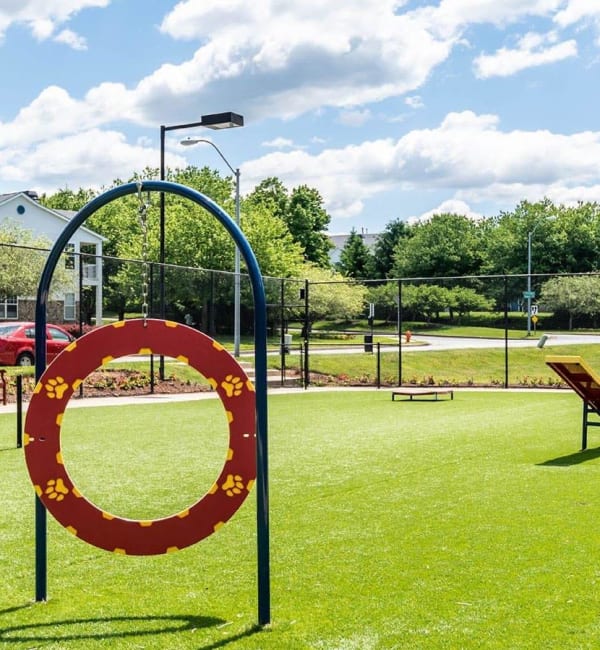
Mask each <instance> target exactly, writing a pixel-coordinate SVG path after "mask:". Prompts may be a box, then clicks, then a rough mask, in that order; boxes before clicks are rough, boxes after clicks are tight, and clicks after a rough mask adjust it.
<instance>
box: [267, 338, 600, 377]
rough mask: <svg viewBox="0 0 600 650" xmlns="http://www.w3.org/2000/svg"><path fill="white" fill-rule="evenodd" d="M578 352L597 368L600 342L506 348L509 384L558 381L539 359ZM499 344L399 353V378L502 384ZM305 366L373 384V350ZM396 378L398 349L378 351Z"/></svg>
mask: <svg viewBox="0 0 600 650" xmlns="http://www.w3.org/2000/svg"><path fill="white" fill-rule="evenodd" d="M561 354H562V355H579V356H582V357H583V358H584V359H585V360H586V361H587V362H588V363H589V364H590V365H591V366H592V367H593V368H598V367H600V345H598V344H591V345H548V346H547V347H545V348H543V349H539V348H537V347H531V348H516V347H515V348H512V349H511V348H510V345H509V351H508V371H509V372H508V381H509V384H510V385H512V386H532V385H533V386H549V385H550V386H553V385H556V383H557V382H558V381H559V377H558V375H556V373H554V371H552V370H551V369H550V368H549V367H548V366H547V365H546V364H545V362H544V359H545V357H546V356H548V355H561ZM504 355H505V353H504V348H490V349H485V348H483V349H475V348H473V349H462V350H441V351H436V352H429V351H427V352H404V353H403V354H402V379H403V381H404V382H405V383H409V382H410V383H417V384H419V383H425V384H427V383H433V384H437V385H440V384H445V383H450V384H454V385H467V384H473V385H487V386H490V385H498V386H502V385H503V383H504V362H505V358H504ZM268 364H269V366H271V367H279V366H280V357H269V358H268ZM286 366H287V367H288V368H300V356H299V355H298V354H290V355H288V356H287V357H286ZM309 367H310V370H311V371H312V372H316V373H322V374H325V375H332V376H336V377H337V376H340V375H345V376H346V377H349V378H352V379H355V378H363V379H364V382H365V383H369V384H371V385H374V384H375V378H376V376H377V374H376V373H377V355H376V354H370V353H364V354H345V355H344V354H311V355H310V363H309ZM397 378H398V354H397V353H396V352H382V353H381V380H382V382H384V383H391V384H395V383H396V382H397Z"/></svg>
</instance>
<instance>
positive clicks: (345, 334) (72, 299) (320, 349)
mask: <svg viewBox="0 0 600 650" xmlns="http://www.w3.org/2000/svg"><path fill="white" fill-rule="evenodd" d="M46 254H47V251H44V250H41V249H36V248H31V247H23V246H15V245H9V244H0V320H32V319H33V314H34V305H35V290H36V282H37V278H36V274H37V275H38V276H39V270H41V267H42V266H43V263H44V261H45V255H46ZM16 265H18V266H19V267H21V266H23V267H26V268H29V269H30V270H32V273H30V274H29V276H30V277H29V285H27V277H25V275H24V274H14V275H15V277H17V276H18V277H19V282H18V283H17V288H15V290H14V291H13V290H11V286H10V276H11V273H10V271H11V269H13V268H15V266H16ZM22 275H23V276H24V277H21V276H22ZM565 278H571V279H577V278H579V279H580V280H581V283H580V284H582V283H583V282H584V280H585V282H586V283H588V284H586V285H585V286H583V284H582V287H583V288H582V287H579V288H577V287H576V286H575V285H573V291H575V290H576V289H577V291H583V292H586V288H585V287H586V286H587V287H588V290H587V293H588V294H590V296H591V295H596V294H598V295H600V289H599V290H598V291H596V288H595V285H594V286H592V285H591V284H589V283H590V282H592V281H598V278H599V276H597V275H592V274H586V275H583V274H581V275H578V276H575V275H572V276H551V275H527V274H522V275H511V276H508V275H502V276H472V277H446V278H402V279H390V280H385V281H376V282H375V281H370V282H357V281H355V280H347V281H343V282H337V281H328V282H322V281H321V282H311V281H309V280H306V279H298V278H272V277H265V278H264V284H265V291H266V295H267V305H268V337H269V366H270V377H269V379H270V384H271V385H274V386H276V385H298V386H303V387H305V388H307V387H309V386H311V385H318V384H323V383H328V382H331V381H334V382H336V383H341V384H355V385H369V386H377V387H380V386H384V385H402V384H403V383H415V382H417V383H427V382H436V383H438V382H455V383H469V372H468V368H467V369H464V368H461V367H459V365H460V364H459V362H458V361H457V358H456V354H455V353H451V352H449V353H448V354H447V357H446V359H447V361H446V363H447V366H448V368H449V369H450V370H451V369H452V366H453V364H455V365H456V372H451V371H448V372H445V373H444V376H443V377H436V376H435V375H433V376H431V375H430V376H428V375H427V374H424V373H421V375H419V374H417V373H415V371H414V370H413V369H412V367H411V357H410V356H409V355H411V354H413V350H414V347H415V345H416V344H418V343H419V342H420V340H421V342H423V341H422V339H423V338H424V337H433V336H444V335H445V334H447V332H448V331H452V332H453V333H454V334H456V333H458V334H459V335H462V336H465V337H467V338H469V339H471V338H474V339H488V338H489V339H494V340H495V342H496V348H497V350H498V353H497V355H496V358H495V361H494V363H495V364H496V365H495V367H494V368H493V371H492V373H491V376H490V378H489V383H491V384H492V385H496V386H509V385H511V384H514V383H515V380H514V378H512V377H511V364H512V359H511V355H512V354H513V353H516V349H517V347H518V346H517V345H516V343H515V341H518V340H519V337H521V338H523V339H525V340H529V341H533V340H537V339H538V338H539V337H540V336H541V335H542V334H544V333H547V332H554V331H565V330H566V331H570V328H571V331H572V329H573V328H577V329H584V330H586V331H594V328H595V327H596V324H597V323H596V319H597V318H598V317H600V306H598V307H597V308H596V307H595V306H594V304H591V305H589V304H588V306H587V307H586V309H587V311H586V309H583V308H581V305H579V304H576V300H575V298H574V301H573V307H572V308H570V307H569V303H568V301H566V300H563V302H562V303H561V305H560V306H559V308H556V305H555V304H552V305H546V304H544V296H549V295H550V293H549V289H548V287H549V286H550V285H549V282H550V280H554V281H558V280H561V281H562V280H564V279H565ZM146 280H147V281H146ZM559 285H560V283H559ZM598 286H600V285H598ZM554 290H555V293H556V290H557V287H554ZM558 291H559V292H560V291H563V293H564V292H569V291H571V288H570V287H569V286H567V285H566V284H565V285H564V286H562V285H560V286H558ZM2 294H4V295H2ZM51 294H52V295H51V296H50V300H49V303H48V304H49V316H48V318H49V320H50V321H53V322H57V323H63V324H65V325H67V326H68V327H69V328H70V329H71V331H72V332H73V333H75V334H81V333H83V332H84V331H86V329H87V328H89V327H92V326H94V325H95V324H96V323H97V322H98V321H99V320H100V319H102V320H103V321H106V320H108V319H122V318H129V317H133V316H136V315H140V314H141V313H147V314H148V315H149V316H151V317H163V316H164V317H165V318H168V319H171V320H175V321H177V322H182V323H187V324H189V325H191V326H193V327H196V328H198V329H199V330H201V331H203V332H205V333H207V334H208V335H210V336H213V337H215V338H217V339H218V340H220V341H221V342H224V343H225V344H226V345H229V344H231V343H232V342H233V341H234V340H235V337H236V332H235V309H236V301H237V302H239V314H240V318H239V332H238V333H237V334H238V336H239V338H240V339H241V343H242V346H241V352H240V356H241V358H242V360H246V361H247V362H248V364H251V362H252V339H253V331H252V330H253V323H254V318H253V300H252V293H251V287H250V283H249V280H248V277H247V276H246V275H245V274H244V273H242V274H241V275H240V282H239V292H237V290H236V283H235V275H234V273H232V272H225V271H219V270H210V269H199V268H192V267H183V266H177V265H171V264H165V265H163V266H162V267H161V265H159V264H158V263H156V262H148V263H146V264H145V263H144V262H142V261H141V260H137V259H130V260H128V259H122V258H114V257H108V256H104V257H101V258H100V257H95V256H93V255H91V254H86V253H84V252H80V253H77V252H73V251H69V252H68V253H65V259H64V268H62V269H61V272H60V273H57V274H56V277H55V280H54V281H53V286H52V290H51ZM163 297H164V301H163ZM582 302H583V301H582V299H580V298H579V303H582ZM589 302H593V301H590V300H588V303H589ZM433 348H434V346H432V348H431V349H433ZM341 355H343V356H344V357H345V358H346V362H345V363H344V364H343V367H344V369H343V370H341V371H340V370H339V367H340V364H339V363H338V364H333V363H332V362H331V357H333V356H341ZM332 367H335V368H336V369H334V370H332Z"/></svg>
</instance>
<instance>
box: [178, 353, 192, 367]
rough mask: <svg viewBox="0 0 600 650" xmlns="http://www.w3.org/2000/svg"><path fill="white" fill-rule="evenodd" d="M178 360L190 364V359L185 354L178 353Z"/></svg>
mask: <svg viewBox="0 0 600 650" xmlns="http://www.w3.org/2000/svg"><path fill="white" fill-rule="evenodd" d="M176 359H177V361H181V362H182V363H187V364H188V366H189V365H190V360H189V358H188V357H186V356H184V355H183V354H178V355H177V357H176Z"/></svg>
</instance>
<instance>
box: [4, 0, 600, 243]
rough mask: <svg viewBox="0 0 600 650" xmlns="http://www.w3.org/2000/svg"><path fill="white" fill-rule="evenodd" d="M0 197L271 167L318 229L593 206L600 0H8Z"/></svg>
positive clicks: (268, 171) (244, 179)
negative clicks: (304, 196) (219, 124)
mask: <svg viewBox="0 0 600 650" xmlns="http://www.w3.org/2000/svg"><path fill="white" fill-rule="evenodd" d="M0 79H1V84H2V88H1V90H2V102H1V103H0V192H12V191H17V190H23V189H31V190H36V191H38V192H53V191H56V190H57V189H60V188H65V187H68V188H71V189H74V190H77V189H78V188H79V187H86V188H87V187H94V188H101V187H103V186H106V185H109V184H110V183H111V182H112V181H113V180H114V179H116V178H121V179H127V178H129V177H130V176H131V175H132V173H134V172H141V171H142V170H143V169H144V168H146V167H158V165H159V133H160V125H161V124H165V125H173V124H182V123H188V122H195V121H199V120H200V117H201V115H203V114H208V113H218V112H223V111H234V112H237V113H241V114H242V115H244V117H245V126H244V128H242V129H232V130H228V131H220V132H213V131H208V130H202V129H200V130H185V131H183V130H182V131H174V132H170V133H169V137H168V140H167V147H166V156H167V164H168V165H169V166H172V167H177V166H185V165H186V164H188V163H189V164H193V165H198V166H203V165H208V166H210V167H212V168H215V169H218V170H219V171H220V172H222V174H223V175H226V174H228V173H229V170H228V169H227V168H226V167H225V166H224V164H223V163H222V161H221V160H220V159H219V157H218V155H217V154H216V152H215V151H214V149H213V148H212V147H209V146H206V145H201V144H200V145H197V146H195V147H183V146H181V144H180V140H181V139H183V138H185V137H187V136H195V137H202V138H210V139H211V140H212V141H213V142H214V143H215V144H216V145H217V146H218V147H219V149H220V150H221V151H222V153H223V154H224V156H225V157H226V158H227V160H228V161H229V162H230V164H231V165H232V166H233V167H239V168H240V170H241V191H242V194H245V193H247V192H249V191H251V190H252V189H253V188H254V187H255V186H256V185H257V184H258V183H259V182H260V181H261V180H263V179H264V178H266V177H269V176H277V177H278V178H280V179H281V180H282V182H283V183H284V184H285V185H286V186H288V187H289V188H292V187H295V186H297V185H299V184H302V183H306V184H308V185H309V186H312V187H316V188H317V189H318V190H319V191H320V192H321V195H322V196H323V199H324V202H325V207H326V208H327V210H328V212H329V213H330V215H331V217H332V220H331V224H330V232H332V233H341V232H349V231H350V229H351V228H356V229H357V230H359V231H361V230H362V229H366V230H368V231H369V232H379V231H381V229H382V228H383V227H384V226H385V224H386V223H388V222H389V221H391V220H392V219H396V218H402V219H408V220H412V219H415V218H426V217H427V216H429V215H431V214H433V213H435V212H440V211H450V212H459V213H461V214H467V215H470V216H473V217H474V218H475V217H477V216H478V215H484V216H491V215H494V214H498V213H499V212H500V211H501V210H511V209H512V208H514V206H515V205H516V204H517V203H518V202H519V201H520V200H522V199H529V200H537V199H540V198H542V197H544V196H548V197H549V198H551V199H552V200H554V201H555V202H557V203H564V204H571V203H576V202H577V201H579V200H583V201H588V200H589V201H598V200H600V127H599V125H598V114H599V112H598V107H599V106H600V84H599V83H598V82H599V80H600V0H502V1H501V2H500V1H499V0H407V1H404V2H403V1H398V0H344V1H343V2H335V1H332V2H325V3H324V2H322V0H302V1H301V2H298V1H297V0H294V1H292V0H253V1H252V2H248V0H220V2H212V1H210V0H182V1H181V2H170V1H168V0H143V1H142V0H53V1H52V2H48V1H47V0H18V1H16V0H15V1H12V0H9V1H8V2H2V3H1V4H0Z"/></svg>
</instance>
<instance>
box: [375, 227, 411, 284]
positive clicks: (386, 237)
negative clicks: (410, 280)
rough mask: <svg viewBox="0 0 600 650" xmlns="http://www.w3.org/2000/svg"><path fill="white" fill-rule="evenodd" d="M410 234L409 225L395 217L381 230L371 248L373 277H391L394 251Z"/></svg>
mask: <svg viewBox="0 0 600 650" xmlns="http://www.w3.org/2000/svg"><path fill="white" fill-rule="evenodd" d="M411 234H412V229H411V227H410V226H409V225H408V224H407V223H406V221H402V220H401V219H395V220H394V221H390V223H388V224H387V225H386V227H385V228H384V230H383V232H382V233H381V234H380V235H379V236H378V237H377V241H376V242H375V246H374V248H373V261H374V267H375V268H374V277H375V278H381V279H383V278H388V277H391V275H392V269H393V267H394V255H395V251H396V249H397V248H399V247H400V246H402V245H403V243H404V241H405V240H406V239H408V237H410V236H411Z"/></svg>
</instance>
